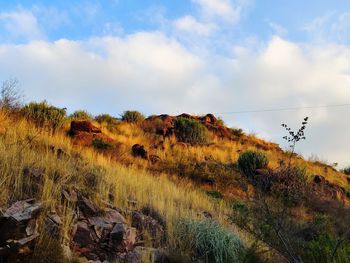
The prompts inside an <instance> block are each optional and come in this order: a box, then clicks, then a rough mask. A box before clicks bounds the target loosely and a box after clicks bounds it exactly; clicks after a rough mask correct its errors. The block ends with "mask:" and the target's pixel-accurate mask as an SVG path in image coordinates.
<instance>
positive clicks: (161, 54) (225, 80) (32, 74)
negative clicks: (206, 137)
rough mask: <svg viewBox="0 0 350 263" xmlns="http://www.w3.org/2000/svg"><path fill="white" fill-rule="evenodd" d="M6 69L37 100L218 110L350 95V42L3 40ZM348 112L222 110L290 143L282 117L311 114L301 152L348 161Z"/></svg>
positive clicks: (96, 109)
mask: <svg viewBox="0 0 350 263" xmlns="http://www.w3.org/2000/svg"><path fill="white" fill-rule="evenodd" d="M235 49H236V50H242V48H241V49H240V48H239V47H236V48H235ZM0 72H1V73H0V78H1V79H5V78H7V77H8V76H15V77H17V78H18V79H19V80H20V81H21V87H22V88H23V89H24V91H25V93H26V95H27V97H28V98H29V99H32V100H43V99H48V100H49V101H50V102H52V103H54V104H56V105H59V106H62V107H64V106H66V107H68V108H69V109H70V110H75V109H80V108H85V109H88V110H90V111H92V112H93V113H101V112H108V113H111V114H115V115H117V114H119V113H121V112H123V111H124V110H127V109H139V110H141V111H144V112H145V113H146V114H151V113H175V114H176V113H181V112H191V113H193V112H196V113H207V112H213V113H216V112H230V111H237V110H244V109H269V108H280V107H294V106H310V105H311V106H313V105H315V106H318V105H327V104H338V103H348V102H349V101H350V48H349V47H345V46H338V45H301V44H298V43H293V42H290V41H286V40H284V39H282V38H280V37H277V36H276V37H273V38H272V39H271V40H270V41H269V42H268V43H266V45H265V48H263V49H262V50H261V51H259V52H255V51H252V50H249V49H247V48H245V49H244V52H242V51H240V52H236V53H235V56H234V57H221V56H217V55H215V54H211V55H208V54H207V53H206V54H205V55H203V54H201V53H196V54H195V53H193V52H191V50H189V49H188V48H186V47H185V46H183V45H182V44H181V43H179V42H178V41H177V40H175V39H174V38H172V37H170V36H166V35H165V34H163V33H161V32H139V33H135V34H130V35H125V36H123V37H96V38H92V39H88V40H86V41H71V40H59V41H56V42H46V41H33V42H31V43H28V44H24V45H0ZM349 113H350V109H349V108H339V109H338V108H337V109H335V108H334V109H321V110H320V109H318V110H302V111H297V112H286V111H284V112H273V113H261V114H248V115H223V117H224V119H225V121H226V122H227V123H229V124H230V125H233V126H237V127H243V128H246V129H248V130H252V131H255V132H257V133H258V134H259V135H263V136H266V137H268V138H270V139H273V140H275V141H276V142H281V141H282V140H281V137H282V136H283V134H282V132H283V130H282V129H281V128H280V124H281V123H282V122H287V123H288V124H291V125H292V126H294V125H297V124H298V122H299V121H300V120H301V119H302V117H304V116H306V115H307V116H310V126H309V127H308V128H307V131H306V133H307V137H308V138H307V140H306V141H305V142H303V143H302V144H301V145H300V148H298V150H301V151H302V152H304V153H306V154H311V153H317V154H319V155H320V156H322V157H323V158H326V159H328V160H329V161H330V162H336V161H338V162H339V163H341V164H346V163H350V160H349V159H348V158H349V157H348V149H349V147H350V139H349V136H348V132H347V131H348V130H349V129H350V126H349V125H350V124H349V122H347V121H346V120H347V116H348V114H349ZM231 119H233V121H231Z"/></svg>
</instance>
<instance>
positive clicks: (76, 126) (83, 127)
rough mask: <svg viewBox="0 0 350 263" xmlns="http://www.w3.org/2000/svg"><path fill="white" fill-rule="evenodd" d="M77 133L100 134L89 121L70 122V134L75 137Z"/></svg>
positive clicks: (99, 130) (98, 129)
mask: <svg viewBox="0 0 350 263" xmlns="http://www.w3.org/2000/svg"><path fill="white" fill-rule="evenodd" d="M78 132H88V133H101V129H100V128H98V127H96V126H94V125H93V124H92V123H91V122H89V121H72V122H71V124H70V134H71V135H76V134H77V133H78Z"/></svg>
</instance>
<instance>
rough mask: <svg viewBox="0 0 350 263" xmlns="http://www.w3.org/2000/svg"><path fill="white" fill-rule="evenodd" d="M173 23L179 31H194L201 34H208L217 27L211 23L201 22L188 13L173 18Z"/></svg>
mask: <svg viewBox="0 0 350 263" xmlns="http://www.w3.org/2000/svg"><path fill="white" fill-rule="evenodd" d="M174 25H175V27H176V29H178V30H180V31H184V32H187V33H195V34H198V35H202V36H209V35H210V34H211V33H212V32H213V31H215V30H216V28H217V26H216V25H215V24H213V23H201V22H199V21H198V20H197V19H196V18H194V17H193V16H190V15H187V16H183V17H181V18H179V19H177V20H175V22H174Z"/></svg>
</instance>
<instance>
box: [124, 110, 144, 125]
mask: <svg viewBox="0 0 350 263" xmlns="http://www.w3.org/2000/svg"><path fill="white" fill-rule="evenodd" d="M144 119H145V116H143V115H142V113H140V112H138V111H124V114H123V116H122V121H125V122H130V123H140V122H141V121H143V120H144Z"/></svg>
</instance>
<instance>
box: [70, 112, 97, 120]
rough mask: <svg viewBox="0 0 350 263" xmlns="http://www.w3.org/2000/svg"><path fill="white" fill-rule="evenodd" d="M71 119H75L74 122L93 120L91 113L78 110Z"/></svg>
mask: <svg viewBox="0 0 350 263" xmlns="http://www.w3.org/2000/svg"><path fill="white" fill-rule="evenodd" d="M69 118H71V119H73V120H80V121H89V120H92V118H93V117H92V115H91V114H90V113H88V112H87V111H85V110H77V111H75V112H73V113H72V114H71V115H70V116H69Z"/></svg>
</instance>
